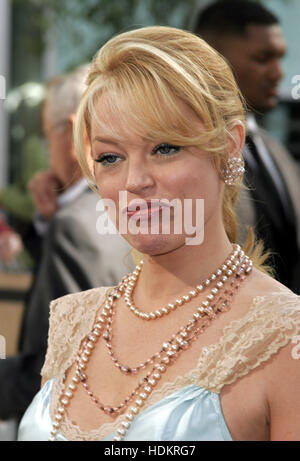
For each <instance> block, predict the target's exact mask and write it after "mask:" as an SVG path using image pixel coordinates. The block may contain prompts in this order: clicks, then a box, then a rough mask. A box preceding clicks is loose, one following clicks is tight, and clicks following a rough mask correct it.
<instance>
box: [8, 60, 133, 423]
mask: <svg viewBox="0 0 300 461" xmlns="http://www.w3.org/2000/svg"><path fill="white" fill-rule="evenodd" d="M86 71H87V69H86V67H83V68H80V69H77V70H76V71H74V72H72V73H70V74H67V75H63V76H61V77H58V78H56V79H54V80H53V81H52V82H50V84H49V85H48V88H47V96H46V101H45V107H44V114H43V122H44V130H45V134H46V137H47V139H48V142H49V152H50V170H49V171H48V172H43V173H39V174H38V176H36V177H35V178H34V179H33V180H32V183H31V191H32V193H33V197H34V199H35V202H36V204H37V205H38V209H39V211H40V212H39V214H38V215H37V219H36V223H35V224H36V228H37V231H38V233H40V234H41V236H42V256H41V259H40V261H39V263H38V270H37V273H36V276H35V280H34V282H33V287H32V289H31V292H30V297H29V299H28V302H27V303H26V307H25V313H24V319H23V324H22V331H21V338H20V350H19V353H18V354H17V355H16V356H14V357H9V358H7V359H6V360H1V361H0V420H1V419H2V420H5V419H8V418H17V419H19V418H20V417H21V416H22V415H23V413H24V411H25V410H26V408H27V407H28V405H29V404H30V402H31V400H32V398H33V396H34V395H35V394H36V393H37V391H38V390H39V387H40V370H41V368H42V365H43V362H44V356H45V352H46V347H47V335H48V316H49V303H50V301H51V300H53V299H55V298H58V297H60V296H63V295H65V294H68V293H73V292H78V291H82V290H87V289H90V288H94V287H98V286H112V285H116V284H117V283H118V282H119V281H120V280H121V278H122V277H123V276H124V275H125V274H127V273H128V272H129V271H131V270H132V269H133V267H134V264H133V260H132V257H131V254H130V250H131V248H130V246H129V245H128V244H127V242H126V241H125V240H124V239H123V238H122V237H121V236H120V235H119V234H116V235H100V234H99V232H98V231H97V229H96V225H97V219H98V218H99V213H97V211H96V205H97V203H98V201H99V200H100V197H99V196H97V195H96V194H95V193H94V192H92V191H91V190H90V189H89V187H88V185H87V182H86V180H85V179H84V178H83V176H82V172H81V169H80V168H79V165H78V163H77V159H76V157H75V152H74V146H73V137H72V131H73V122H74V114H75V112H76V109H77V105H78V103H79V100H80V97H81V95H82V93H83V91H84V87H85V85H84V83H83V82H84V80H85V77H86ZM87 149H88V144H87ZM98 230H99V229H98ZM99 307H100V306H99Z"/></svg>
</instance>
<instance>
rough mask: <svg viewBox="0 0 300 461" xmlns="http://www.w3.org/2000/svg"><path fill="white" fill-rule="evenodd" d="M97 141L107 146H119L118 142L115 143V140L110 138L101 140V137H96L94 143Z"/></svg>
mask: <svg viewBox="0 0 300 461" xmlns="http://www.w3.org/2000/svg"><path fill="white" fill-rule="evenodd" d="M95 141H98V142H103V143H105V144H112V145H114V146H118V145H119V143H118V141H115V140H114V139H110V138H101V136H95V137H94V139H93V141H92V143H94V142H95Z"/></svg>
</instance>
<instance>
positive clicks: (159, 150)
mask: <svg viewBox="0 0 300 461" xmlns="http://www.w3.org/2000/svg"><path fill="white" fill-rule="evenodd" d="M180 149H181V147H180V146H174V145H173V144H167V143H162V144H159V145H158V146H156V147H154V149H153V150H152V154H158V155H160V156H163V157H167V156H171V155H174V154H177V153H178V152H179V151H180Z"/></svg>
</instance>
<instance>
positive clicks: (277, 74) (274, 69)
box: [269, 59, 284, 82]
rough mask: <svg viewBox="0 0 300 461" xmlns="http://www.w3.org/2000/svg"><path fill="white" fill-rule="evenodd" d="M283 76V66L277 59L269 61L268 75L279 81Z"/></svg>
mask: <svg viewBox="0 0 300 461" xmlns="http://www.w3.org/2000/svg"><path fill="white" fill-rule="evenodd" d="M283 76H284V72H283V68H282V65H281V62H280V60H279V59H276V60H273V61H272V62H271V63H270V67H269V77H270V78H271V79H272V80H273V81H275V82H279V81H280V80H281V79H282V78H283Z"/></svg>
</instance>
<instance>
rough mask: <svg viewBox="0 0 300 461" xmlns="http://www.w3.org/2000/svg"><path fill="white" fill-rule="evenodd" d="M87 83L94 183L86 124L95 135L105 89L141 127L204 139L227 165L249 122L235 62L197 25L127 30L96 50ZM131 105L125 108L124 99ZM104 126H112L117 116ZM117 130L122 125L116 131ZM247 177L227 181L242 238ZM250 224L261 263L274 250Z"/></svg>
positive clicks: (81, 113)
mask: <svg viewBox="0 0 300 461" xmlns="http://www.w3.org/2000/svg"><path fill="white" fill-rule="evenodd" d="M87 85H88V88H87V91H86V93H85V95H84V96H83V98H82V101H81V103H80V106H79V109H78V112H77V118H76V123H75V132H74V136H75V148H76V152H77V156H78V161H79V163H80V165H81V168H82V170H83V172H84V174H85V176H86V177H87V179H88V181H89V182H90V184H91V185H93V183H94V177H93V174H92V171H91V164H90V162H89V159H88V158H87V154H86V148H85V143H84V132H85V130H86V131H87V134H88V135H89V136H90V134H91V133H90V131H91V120H92V119H94V120H97V121H98V123H99V124H100V121H99V120H98V117H97V113H96V110H95V103H96V101H97V100H98V98H99V97H101V96H102V95H105V98H102V99H101V104H103V105H102V106H101V107H103V114H105V105H106V104H108V105H109V107H110V109H111V110H113V113H114V116H115V117H117V118H118V119H119V120H120V123H122V122H124V121H125V125H127V126H128V125H129V126H130V127H131V129H132V130H134V132H135V133H137V134H139V135H141V136H143V137H144V138H145V137H147V138H149V139H150V140H157V139H163V140H164V141H165V142H170V143H172V144H177V145H182V146H199V147H200V148H201V150H202V151H205V152H209V153H210V154H211V155H213V158H214V161H215V164H216V168H217V169H218V171H219V172H221V170H222V168H223V167H224V165H225V162H226V160H227V159H228V155H229V139H230V138H232V136H231V128H232V127H233V126H234V125H235V124H237V123H239V124H245V104H244V100H243V97H242V95H241V93H240V90H239V88H238V86H237V84H236V82H235V79H234V76H233V74H232V71H231V69H230V67H229V66H228V64H227V63H226V62H225V60H224V59H223V58H222V56H221V55H220V54H219V53H218V52H217V51H215V50H214V49H213V48H212V47H211V46H210V45H208V44H207V43H206V42H205V41H204V40H202V39H201V38H199V37H198V36H196V35H194V34H192V33H191V32H187V31H183V30H180V29H175V28H171V27H162V26H153V27H145V28H142V29H137V30H133V31H130V32H126V33H123V34H120V35H118V36H116V37H114V38H112V39H111V40H109V41H108V42H107V43H106V44H105V45H104V46H103V47H102V48H101V49H100V50H99V52H98V53H97V54H96V56H95V58H94V60H93V63H92V65H91V68H90V72H89V76H88V79H87ZM123 98H125V99H126V108H127V110H126V111H125V112H124V110H122V103H121V101H122V99H123ZM179 100H180V101H182V102H183V103H185V104H186V105H187V106H188V107H189V108H191V109H192V110H193V111H194V113H195V114H196V115H197V117H198V118H199V119H200V120H201V121H202V123H203V127H204V129H203V131H202V132H201V133H199V132H198V130H197V131H195V130H196V129H195V127H194V126H193V125H192V124H191V123H190V120H188V119H186V118H185V117H184V115H183V113H182V112H181V110H180V105H179V104H178V101H179ZM101 128H102V129H103V130H105V131H106V132H111V127H110V126H109V123H104V124H102V125H101ZM113 135H114V137H116V135H117V134H116V133H115V132H114V133H113ZM239 189H240V185H236V186H228V185H225V187H224V195H223V222H224V227H225V230H226V233H227V235H228V238H229V240H230V241H231V242H232V243H235V242H236V241H237V238H238V223H237V218H236V215H235V211H234V207H235V204H236V201H237V198H238V195H239ZM253 237H254V234H253V231H252V230H249V234H248V237H247V239H246V242H245V244H244V248H245V250H246V252H247V254H251V257H252V259H253V260H254V264H255V265H256V266H257V267H259V268H260V269H261V270H264V268H263V264H262V263H263V262H264V260H265V259H266V257H265V256H264V255H263V253H262V248H261V245H258V246H257V245H255V244H254V241H253Z"/></svg>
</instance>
